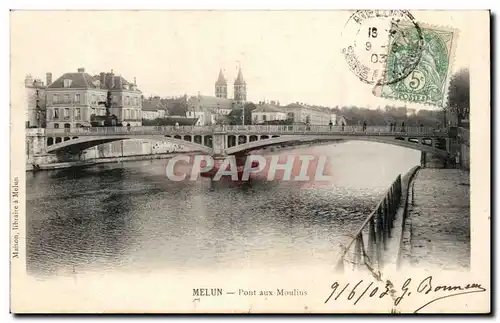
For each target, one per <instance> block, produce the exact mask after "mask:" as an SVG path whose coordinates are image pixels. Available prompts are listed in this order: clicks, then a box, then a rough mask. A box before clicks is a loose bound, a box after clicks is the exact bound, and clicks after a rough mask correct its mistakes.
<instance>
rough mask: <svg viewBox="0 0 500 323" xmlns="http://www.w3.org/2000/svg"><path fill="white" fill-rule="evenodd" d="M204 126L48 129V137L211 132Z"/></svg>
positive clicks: (210, 129)
mask: <svg viewBox="0 0 500 323" xmlns="http://www.w3.org/2000/svg"><path fill="white" fill-rule="evenodd" d="M211 131H212V128H211V127H203V126H140V127H83V128H59V129H47V131H46V134H47V135H48V136H67V135H71V136H78V135H87V136H88V135H96V136H98V135H129V134H136V135H156V134H201V133H207V132H211Z"/></svg>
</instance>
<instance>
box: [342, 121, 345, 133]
mask: <svg viewBox="0 0 500 323" xmlns="http://www.w3.org/2000/svg"><path fill="white" fill-rule="evenodd" d="M344 126H345V123H343V122H342V131H344Z"/></svg>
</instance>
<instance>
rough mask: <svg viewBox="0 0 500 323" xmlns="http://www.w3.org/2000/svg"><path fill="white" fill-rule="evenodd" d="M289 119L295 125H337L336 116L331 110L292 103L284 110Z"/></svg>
mask: <svg viewBox="0 0 500 323" xmlns="http://www.w3.org/2000/svg"><path fill="white" fill-rule="evenodd" d="M283 111H284V112H286V115H287V119H289V120H291V121H292V122H293V123H306V124H311V125H329V124H330V121H331V122H332V123H333V124H336V122H337V121H336V115H335V113H333V112H332V110H330V109H329V108H326V107H315V106H309V105H306V104H303V103H298V102H297V103H292V104H289V105H287V106H285V107H284V108H283Z"/></svg>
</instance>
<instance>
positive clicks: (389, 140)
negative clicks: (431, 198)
mask: <svg viewBox="0 0 500 323" xmlns="http://www.w3.org/2000/svg"><path fill="white" fill-rule="evenodd" d="M410 139H413V138H412V137H408V138H404V137H397V138H395V137H391V136H378V137H374V136H346V135H316V136H314V135H312V136H293V135H292V136H290V135H285V136H280V137H272V138H269V139H261V140H259V141H251V142H247V143H244V144H240V145H237V146H234V147H230V148H227V149H226V150H225V152H226V154H227V155H233V154H237V153H241V152H250V151H252V150H255V149H259V148H263V147H267V146H273V145H277V144H280V143H286V142H291V141H303V142H309V141H315V140H321V141H328V140H332V141H334V140H359V141H371V142H378V143H384V144H389V145H394V146H400V147H405V148H410V149H415V150H419V151H425V152H428V153H432V154H436V155H439V156H441V157H447V156H448V152H447V151H446V150H444V149H439V148H436V147H434V146H432V145H427V144H422V143H419V141H418V138H417V142H415V141H411V140H410Z"/></svg>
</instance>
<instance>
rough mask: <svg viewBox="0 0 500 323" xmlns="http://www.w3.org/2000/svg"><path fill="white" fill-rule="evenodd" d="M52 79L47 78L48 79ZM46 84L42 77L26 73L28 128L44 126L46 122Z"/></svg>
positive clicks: (25, 88)
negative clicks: (37, 77)
mask: <svg viewBox="0 0 500 323" xmlns="http://www.w3.org/2000/svg"><path fill="white" fill-rule="evenodd" d="M49 80H50V79H49V78H47V81H49ZM45 90H46V86H45V84H44V83H43V81H42V80H40V79H33V77H32V76H31V75H29V74H28V75H26V77H25V79H24V95H25V102H26V109H25V122H26V128H44V127H45V123H46V118H45V113H46V110H45V109H46V100H45V98H46V95H45Z"/></svg>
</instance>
